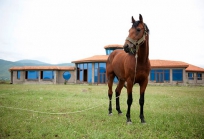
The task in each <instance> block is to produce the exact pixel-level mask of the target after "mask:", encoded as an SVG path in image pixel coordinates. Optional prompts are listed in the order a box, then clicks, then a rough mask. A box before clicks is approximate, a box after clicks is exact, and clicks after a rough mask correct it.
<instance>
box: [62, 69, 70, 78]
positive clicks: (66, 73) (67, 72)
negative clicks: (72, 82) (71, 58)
mask: <svg viewBox="0 0 204 139" xmlns="http://www.w3.org/2000/svg"><path fill="white" fill-rule="evenodd" d="M63 78H64V79H65V80H69V79H70V78H71V73H70V72H69V71H65V72H64V73H63Z"/></svg>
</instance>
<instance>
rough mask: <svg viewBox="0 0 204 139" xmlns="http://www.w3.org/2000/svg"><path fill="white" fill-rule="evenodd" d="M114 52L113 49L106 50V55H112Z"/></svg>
mask: <svg viewBox="0 0 204 139" xmlns="http://www.w3.org/2000/svg"><path fill="white" fill-rule="evenodd" d="M114 50H115V49H113V48H106V55H110V54H111V53H112V52H113V51H114Z"/></svg>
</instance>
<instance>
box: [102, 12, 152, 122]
mask: <svg viewBox="0 0 204 139" xmlns="http://www.w3.org/2000/svg"><path fill="white" fill-rule="evenodd" d="M123 48H124V50H125V51H124V50H115V51H113V52H112V53H111V54H110V55H109V57H108V60H107V62H106V77H107V79H108V88H109V89H108V96H109V109H108V110H109V115H112V103H111V100H112V94H113V91H112V85H113V79H114V77H115V76H116V77H117V78H118V80H119V82H118V85H117V88H116V89H115V94H116V110H117V111H118V114H122V111H121V110H120V101H119V96H120V93H121V89H122V88H123V86H125V87H126V88H127V95H128V99H127V105H128V109H127V113H126V117H127V123H128V124H130V123H132V122H131V118H130V108H131V105H132V101H133V98H132V88H133V85H134V84H135V83H138V84H139V86H140V99H139V104H140V119H141V122H142V123H145V119H144V113H143V106H144V94H145V90H146V87H147V84H148V76H149V71H150V62H149V29H148V27H147V25H146V24H145V23H144V22H143V18H142V15H139V21H135V20H134V18H133V17H132V27H131V28H130V30H129V35H128V37H127V38H126V40H125V44H124V46H123ZM125 82H126V83H127V86H126V85H125Z"/></svg>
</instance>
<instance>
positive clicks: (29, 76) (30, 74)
mask: <svg viewBox="0 0 204 139" xmlns="http://www.w3.org/2000/svg"><path fill="white" fill-rule="evenodd" d="M25 78H26V79H31V80H35V79H38V71H26V77H25Z"/></svg>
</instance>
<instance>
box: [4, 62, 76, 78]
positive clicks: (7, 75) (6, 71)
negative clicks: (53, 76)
mask: <svg viewBox="0 0 204 139" xmlns="http://www.w3.org/2000/svg"><path fill="white" fill-rule="evenodd" d="M49 65H50V66H53V65H56V66H74V64H73V63H61V64H49V63H45V62H41V61H38V60H19V61H16V62H12V61H7V60H3V59H0V80H10V72H9V69H10V68H11V67H15V66H49Z"/></svg>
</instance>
